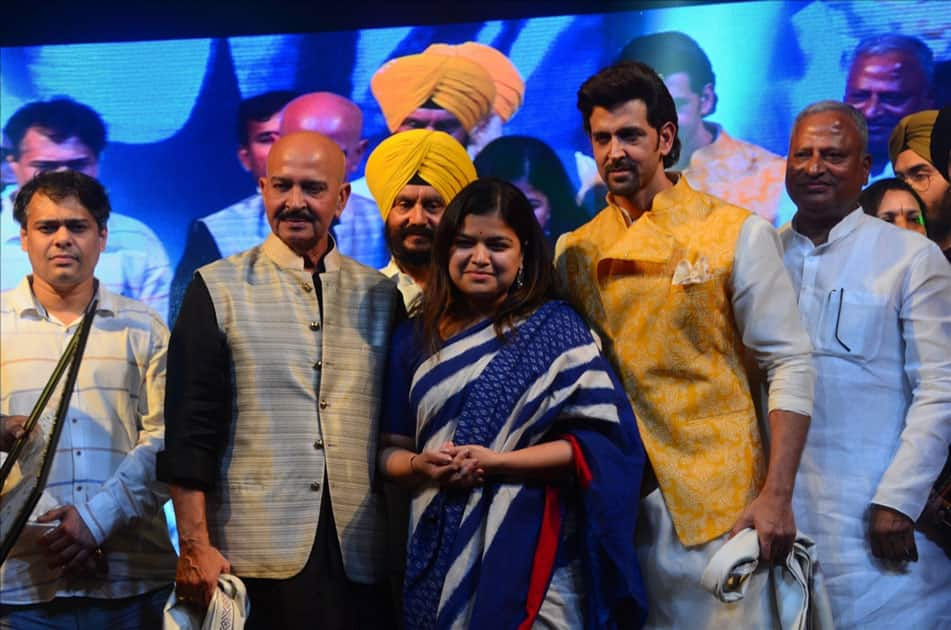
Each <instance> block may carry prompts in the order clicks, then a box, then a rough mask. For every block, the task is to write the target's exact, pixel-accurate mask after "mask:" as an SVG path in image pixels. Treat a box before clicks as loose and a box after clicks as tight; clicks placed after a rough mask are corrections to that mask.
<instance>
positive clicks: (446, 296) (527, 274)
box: [417, 177, 555, 351]
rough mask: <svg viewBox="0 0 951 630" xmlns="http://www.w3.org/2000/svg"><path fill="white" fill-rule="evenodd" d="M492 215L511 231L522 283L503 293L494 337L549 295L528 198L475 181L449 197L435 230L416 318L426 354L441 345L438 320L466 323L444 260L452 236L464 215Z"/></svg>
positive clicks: (543, 249) (495, 183) (550, 275)
mask: <svg viewBox="0 0 951 630" xmlns="http://www.w3.org/2000/svg"><path fill="white" fill-rule="evenodd" d="M495 213H498V215H499V217H501V219H502V221H504V222H505V224H506V225H508V226H509V227H510V228H511V229H512V231H513V232H515V234H516V236H517V237H518V240H519V243H520V244H521V247H522V272H521V279H522V282H521V284H520V286H516V285H513V286H512V287H510V288H509V292H508V295H507V296H506V297H505V299H504V300H503V301H502V303H501V304H500V305H499V307H498V309H496V311H495V313H494V314H493V315H492V321H493V323H494V325H495V332H496V334H497V335H499V337H502V336H503V329H504V327H505V326H507V325H511V324H512V323H513V322H514V321H515V320H516V319H519V318H521V317H524V316H526V315H528V314H529V313H531V312H532V311H534V310H535V309H536V308H538V307H539V306H541V305H542V304H543V303H545V302H546V301H548V300H550V299H551V298H552V297H553V296H554V282H555V279H554V271H553V268H552V258H551V253H550V252H549V249H548V246H547V244H546V243H545V236H544V234H542V229H541V227H540V226H539V225H538V221H536V220H535V213H534V211H533V210H532V206H531V204H530V203H529V202H528V199H526V198H525V195H524V194H522V191H520V190H519V189H518V188H517V187H515V186H514V185H513V184H510V183H509V182H506V181H503V180H501V179H497V178H494V177H483V178H480V179H477V180H475V181H474V182H472V183H470V184H468V185H467V186H466V187H465V188H463V189H462V190H460V191H459V193H458V194H457V195H456V196H455V197H454V198H453V200H452V201H451V202H450V203H449V205H448V206H447V207H446V211H445V213H443V216H442V219H441V220H440V221H439V226H438V227H437V228H436V235H435V238H434V240H433V256H432V263H431V265H432V266H431V269H430V277H429V281H428V282H427V283H426V289H425V290H424V292H423V299H422V302H421V303H420V304H419V306H418V308H417V312H418V313H419V314H421V316H422V317H421V321H420V325H421V327H422V335H423V338H424V340H425V341H426V342H427V346H428V347H429V348H430V349H431V350H434V351H435V350H438V348H439V347H440V346H441V345H442V341H443V339H442V338H441V336H440V334H439V330H440V329H439V326H440V323H441V322H442V320H443V318H444V317H447V316H448V317H451V318H453V319H457V320H465V319H467V318H468V314H467V313H466V312H465V308H466V301H465V300H464V299H463V296H462V294H461V292H460V291H459V289H457V288H456V286H455V285H454V284H453V282H452V279H451V278H450V276H449V258H450V255H451V251H452V247H453V244H454V243H455V240H456V236H457V235H458V234H459V231H460V230H462V227H463V225H464V224H465V220H466V217H467V216H469V215H471V214H474V215H488V214H495Z"/></svg>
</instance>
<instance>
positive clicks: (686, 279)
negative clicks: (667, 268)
mask: <svg viewBox="0 0 951 630" xmlns="http://www.w3.org/2000/svg"><path fill="white" fill-rule="evenodd" d="M712 279H713V274H711V273H710V265H709V264H707V259H706V257H705V256H701V257H700V258H698V259H697V262H695V263H694V264H692V265H691V264H690V261H689V260H681V261H680V262H679V263H677V266H676V267H675V268H674V277H673V279H671V281H670V283H671V284H674V285H678V284H700V283H701V282H706V281H707V280H712Z"/></svg>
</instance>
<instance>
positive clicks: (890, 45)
mask: <svg viewBox="0 0 951 630" xmlns="http://www.w3.org/2000/svg"><path fill="white" fill-rule="evenodd" d="M890 52H903V53H906V54H908V55H911V56H912V57H914V59H915V61H917V62H918V66H919V67H920V68H921V71H922V72H924V73H925V81H927V85H928V86H929V87H930V86H931V84H932V82H933V81H934V53H933V52H931V49H930V48H928V45H927V44H926V43H924V42H923V41H921V40H920V39H918V38H917V37H912V36H911V35H899V34H897V33H887V34H885V35H873V36H872V37H866V38H865V39H863V40H862V41H861V42H859V45H858V46H857V47H856V49H855V52H854V53H853V55H852V64H853V65H854V64H855V60H856V59H858V58H859V57H867V56H869V55H884V54H886V53H890Z"/></svg>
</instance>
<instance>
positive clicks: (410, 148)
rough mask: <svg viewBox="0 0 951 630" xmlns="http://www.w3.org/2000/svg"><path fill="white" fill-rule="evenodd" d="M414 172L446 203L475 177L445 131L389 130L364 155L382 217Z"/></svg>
mask: <svg viewBox="0 0 951 630" xmlns="http://www.w3.org/2000/svg"><path fill="white" fill-rule="evenodd" d="M416 175H419V176H420V177H421V178H423V179H424V180H426V182H427V183H428V184H429V185H430V186H432V187H433V188H435V189H436V192H438V193H439V194H440V195H441V196H442V198H443V201H445V202H446V203H447V204H448V203H449V202H450V201H452V198H453V197H455V196H456V193H458V192H459V191H460V190H462V189H463V187H465V185H466V184H468V183H469V182H472V181H474V180H475V179H476V170H475V166H473V164H472V159H471V158H470V157H469V154H468V153H466V150H465V149H464V148H463V147H462V145H461V144H459V142H457V141H456V139H455V138H453V137H452V136H450V135H449V134H447V133H445V132H442V131H431V130H429V129H412V130H410V131H403V132H401V133H397V134H393V135H392V136H390V137H389V138H387V139H386V140H384V141H383V142H381V143H380V144H379V146H378V147H377V148H376V149H374V150H373V153H371V154H370V157H369V158H368V159H367V168H366V177H367V186H369V188H370V193H371V194H372V195H373V198H374V199H375V200H376V205H377V206H379V208H380V214H382V215H383V221H386V217H387V215H389V214H390V210H391V209H392V208H393V202H394V201H396V196H397V195H399V194H400V191H401V190H403V187H404V186H406V184H408V183H409V181H410V180H411V179H413V178H414V177H415V176H416Z"/></svg>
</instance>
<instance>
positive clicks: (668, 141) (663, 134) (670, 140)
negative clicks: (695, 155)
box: [657, 121, 677, 156]
mask: <svg viewBox="0 0 951 630" xmlns="http://www.w3.org/2000/svg"><path fill="white" fill-rule="evenodd" d="M676 137H677V125H675V124H674V123H673V122H671V121H667V122H665V123H664V124H663V125H661V127H660V129H659V130H658V132H657V141H658V142H659V143H660V154H661V155H663V156H667V155H668V154H669V153H670V151H671V149H673V148H674V139H675V138H676Z"/></svg>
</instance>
